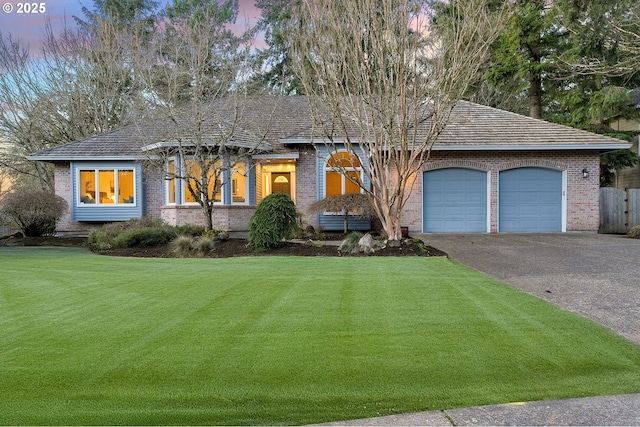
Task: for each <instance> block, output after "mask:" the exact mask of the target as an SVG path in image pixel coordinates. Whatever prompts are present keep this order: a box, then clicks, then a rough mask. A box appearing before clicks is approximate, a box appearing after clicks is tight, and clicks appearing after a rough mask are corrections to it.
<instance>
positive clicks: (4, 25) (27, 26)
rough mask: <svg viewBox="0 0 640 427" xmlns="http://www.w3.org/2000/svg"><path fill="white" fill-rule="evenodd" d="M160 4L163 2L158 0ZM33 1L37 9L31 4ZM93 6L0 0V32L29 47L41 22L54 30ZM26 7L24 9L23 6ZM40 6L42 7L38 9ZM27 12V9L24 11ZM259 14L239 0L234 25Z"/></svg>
mask: <svg viewBox="0 0 640 427" xmlns="http://www.w3.org/2000/svg"><path fill="white" fill-rule="evenodd" d="M159 2H160V3H161V4H164V3H167V1H166V0H160V1H159ZM34 3H35V4H36V5H37V6H38V7H37V9H34V8H32V6H33V5H34ZM83 5H84V6H86V7H87V8H88V9H90V10H91V9H93V0H30V1H29V2H26V0H25V1H24V2H23V1H19V0H0V7H1V8H2V11H0V31H1V32H2V35H3V36H7V35H8V34H11V35H12V37H13V38H14V39H19V40H21V41H23V42H26V43H28V44H29V45H30V46H31V47H32V48H37V47H38V46H39V39H40V38H41V36H42V35H43V33H44V23H45V21H46V19H50V20H51V23H52V25H53V28H54V29H56V30H58V29H62V28H64V26H65V24H66V25H67V26H74V25H75V21H74V19H73V15H76V16H82V6H83ZM27 9H28V10H27ZM41 9H44V10H41ZM26 12H29V13H26ZM259 18H260V11H259V10H258V9H256V7H255V0H240V13H239V15H238V20H237V23H236V24H237V25H239V26H241V27H242V28H246V27H247V26H248V25H250V26H253V25H255V23H256V22H257V20H258V19H259Z"/></svg>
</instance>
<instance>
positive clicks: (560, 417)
mask: <svg viewBox="0 0 640 427" xmlns="http://www.w3.org/2000/svg"><path fill="white" fill-rule="evenodd" d="M318 425H324V426H640V394H624V395H618V396H599V397H587V398H582V399H566V400H550V401H540V402H527V403H524V402H521V403H509V404H503V405H490V406H478V407H474V408H463V409H450V410H446V411H432V412H416V413H411V414H401V415H391V416H387V417H380V418H370V419H362V420H350V421H340V422H331V423H326V424H318Z"/></svg>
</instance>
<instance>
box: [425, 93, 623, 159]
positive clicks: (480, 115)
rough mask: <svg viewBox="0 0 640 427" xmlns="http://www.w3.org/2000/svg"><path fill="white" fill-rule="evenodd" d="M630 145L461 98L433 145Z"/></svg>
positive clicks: (491, 147)
mask: <svg viewBox="0 0 640 427" xmlns="http://www.w3.org/2000/svg"><path fill="white" fill-rule="evenodd" d="M627 145H629V144H627V143H626V142H624V141H621V140H619V139H615V138H610V137H607V136H604V135H599V134H595V133H591V132H587V131H583V130H579V129H575V128H572V127H568V126H563V125H559V124H556V123H550V122H547V121H544V120H539V119H533V118H531V117H527V116H523V115H520V114H516V113H511V112H508V111H504V110H499V109H496V108H492V107H487V106H484V105H479V104H474V103H471V102H467V101H460V102H458V104H456V106H455V108H454V109H453V111H452V113H451V116H450V120H449V122H448V124H447V126H446V127H445V129H444V131H443V132H442V133H441V134H440V136H439V137H438V140H437V141H436V144H435V146H434V149H439V150H478V149H480V150H496V149H502V150H525V149H526V150H537V149H555V150H558V149H564V148H566V149H595V150H606V149H619V148H628V147H627ZM616 146H620V147H616ZM622 146H624V147H622Z"/></svg>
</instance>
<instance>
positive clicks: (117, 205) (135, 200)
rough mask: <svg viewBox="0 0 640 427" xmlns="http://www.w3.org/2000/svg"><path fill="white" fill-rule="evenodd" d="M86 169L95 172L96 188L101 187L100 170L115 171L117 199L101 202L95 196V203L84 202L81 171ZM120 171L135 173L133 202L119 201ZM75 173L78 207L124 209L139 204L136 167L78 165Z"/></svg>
mask: <svg viewBox="0 0 640 427" xmlns="http://www.w3.org/2000/svg"><path fill="white" fill-rule="evenodd" d="M86 171H93V173H94V179H95V183H96V184H95V185H96V189H99V188H100V173H99V172H100V171H113V187H114V189H115V190H116V193H114V195H115V200H114V202H113V203H101V202H100V198H99V197H96V198H95V203H84V202H83V201H82V191H80V172H86ZM120 171H125V172H132V173H133V203H119V202H118V198H119V194H118V193H117V190H118V189H119V185H118V184H119V183H118V172H120ZM75 173H76V184H75V187H76V188H75V190H76V193H77V197H76V207H81V208H92V209H93V208H98V207H100V208H105V207H108V208H118V209H122V208H134V207H137V206H138V194H137V191H136V190H137V188H136V187H137V186H136V170H135V168H130V167H124V168H110V167H97V168H87V167H76V168H75ZM96 192H98V190H96Z"/></svg>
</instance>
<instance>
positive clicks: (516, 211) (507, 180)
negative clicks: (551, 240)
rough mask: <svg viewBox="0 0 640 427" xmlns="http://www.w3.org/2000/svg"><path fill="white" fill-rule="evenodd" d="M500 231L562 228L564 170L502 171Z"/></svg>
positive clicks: (552, 230) (549, 230)
mask: <svg viewBox="0 0 640 427" xmlns="http://www.w3.org/2000/svg"><path fill="white" fill-rule="evenodd" d="M499 210H500V214H499V220H500V222H499V231H500V232H521V233H522V232H524V233H532V232H559V231H562V171H558V170H553V169H543V168H519V169H511V170H507V171H504V172H500V197H499Z"/></svg>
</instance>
